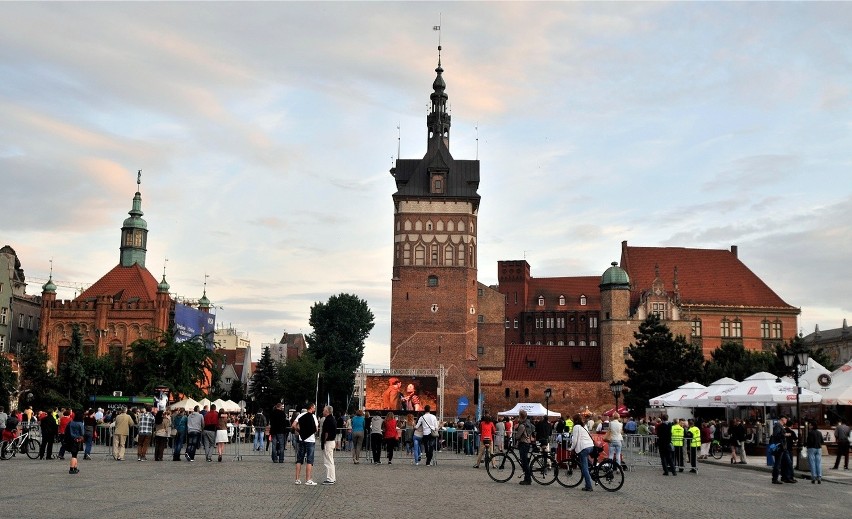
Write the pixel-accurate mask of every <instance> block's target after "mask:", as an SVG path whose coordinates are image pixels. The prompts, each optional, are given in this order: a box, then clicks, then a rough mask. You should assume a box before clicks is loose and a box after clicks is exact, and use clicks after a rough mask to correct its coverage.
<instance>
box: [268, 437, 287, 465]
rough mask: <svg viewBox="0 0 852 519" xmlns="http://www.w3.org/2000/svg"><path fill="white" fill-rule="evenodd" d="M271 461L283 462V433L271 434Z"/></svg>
mask: <svg viewBox="0 0 852 519" xmlns="http://www.w3.org/2000/svg"><path fill="white" fill-rule="evenodd" d="M271 441H272V461H277V462H278V463H284V446H285V445H286V444H287V440H286V439H285V438H284V433H276V434H273V435H272V440H271Z"/></svg>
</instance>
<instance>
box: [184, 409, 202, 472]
mask: <svg viewBox="0 0 852 519" xmlns="http://www.w3.org/2000/svg"><path fill="white" fill-rule="evenodd" d="M202 434H204V417H203V416H201V413H199V412H198V406H195V409H193V410H192V412H191V413H190V414H189V416H187V417H186V455H185V457H186V461H195V450H196V449H198V442H199V441H201V436H202Z"/></svg>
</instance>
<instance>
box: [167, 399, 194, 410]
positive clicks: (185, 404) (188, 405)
mask: <svg viewBox="0 0 852 519" xmlns="http://www.w3.org/2000/svg"><path fill="white" fill-rule="evenodd" d="M197 405H198V402H196V401H195V400H193V399H191V398H184V399H183V400H181V401H180V402H175V403H174V404H172V405H170V406H169V409H171V410H172V411H175V410H177V409H185V410H187V411H192V410H193V409H195V406H197Z"/></svg>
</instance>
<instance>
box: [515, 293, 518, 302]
mask: <svg viewBox="0 0 852 519" xmlns="http://www.w3.org/2000/svg"><path fill="white" fill-rule="evenodd" d="M515 304H518V293H517V292H515Z"/></svg>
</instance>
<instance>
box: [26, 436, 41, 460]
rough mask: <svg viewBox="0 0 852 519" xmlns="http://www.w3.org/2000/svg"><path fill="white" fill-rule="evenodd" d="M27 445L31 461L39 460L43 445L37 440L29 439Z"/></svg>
mask: <svg viewBox="0 0 852 519" xmlns="http://www.w3.org/2000/svg"><path fill="white" fill-rule="evenodd" d="M26 445H27V457H28V458H29V459H31V460H34V459H36V458H38V451H39V450H40V449H41V443H40V442H39V441H38V440H36V439H35V438H28V439H27V441H26Z"/></svg>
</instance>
